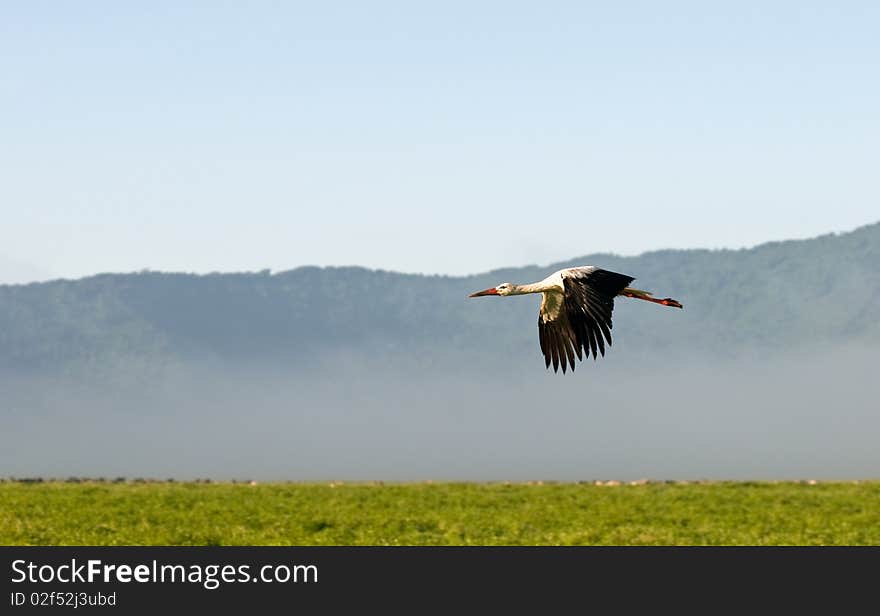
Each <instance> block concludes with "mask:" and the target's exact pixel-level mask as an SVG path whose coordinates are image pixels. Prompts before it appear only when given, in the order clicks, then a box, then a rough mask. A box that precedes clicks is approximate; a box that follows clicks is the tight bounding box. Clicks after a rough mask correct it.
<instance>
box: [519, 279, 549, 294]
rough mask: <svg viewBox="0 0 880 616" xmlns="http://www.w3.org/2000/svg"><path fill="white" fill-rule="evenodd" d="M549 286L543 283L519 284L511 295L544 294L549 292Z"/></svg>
mask: <svg viewBox="0 0 880 616" xmlns="http://www.w3.org/2000/svg"><path fill="white" fill-rule="evenodd" d="M547 288H548V287H547V285H546V284H544V283H543V282H533V283H532V284H518V285H516V288H515V289H514V291H513V293H511V295H526V294H528V293H543V292H544V291H546V290H547Z"/></svg>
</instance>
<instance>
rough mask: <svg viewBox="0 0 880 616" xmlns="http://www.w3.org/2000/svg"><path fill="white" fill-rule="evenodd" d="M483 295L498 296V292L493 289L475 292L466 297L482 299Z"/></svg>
mask: <svg viewBox="0 0 880 616" xmlns="http://www.w3.org/2000/svg"><path fill="white" fill-rule="evenodd" d="M484 295H498V291H497V290H496V289H495V287H492V288H491V289H486V290H485V291H477V292H476V293H471V294H470V295H468V297H483V296H484Z"/></svg>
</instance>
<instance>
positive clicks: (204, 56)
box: [0, 2, 880, 279]
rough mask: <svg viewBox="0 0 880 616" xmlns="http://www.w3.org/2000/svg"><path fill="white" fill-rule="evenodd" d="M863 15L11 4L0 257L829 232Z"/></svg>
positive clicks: (427, 251)
mask: <svg viewBox="0 0 880 616" xmlns="http://www.w3.org/2000/svg"><path fill="white" fill-rule="evenodd" d="M877 32H880V5H878V4H876V3H871V2H839V3H811V2H753V3H749V2H713V3H706V2H668V3H658V2H621V3H608V2H601V3H599V2H595V3H589V2H541V3H537V2H530V3H517V2H480V3H474V2H463V3H454V2H436V3H402V2H401V3H385V2H369V3H366V2H357V3H355V2H347V3H346V2H326V3H314V2H309V3H295V2H271V3H270V2H264V3H261V2H248V3H233V2H229V3H219V2H211V3H208V2H205V3H200V2H186V3H180V2H167V3H165V2H149V3H146V2H144V3H118V2H115V3H111V2H106V3H101V2H88V3H56V2H27V3H7V4H5V5H4V6H3V7H2V8H0V110H2V114H0V134H2V140H0V169H2V182H0V214H2V220H3V224H2V226H0V259H5V262H6V263H15V264H17V265H16V266H15V267H12V268H11V269H10V267H11V266H7V277H8V278H10V279H12V278H15V277H16V276H18V277H19V278H28V277H31V278H36V277H40V276H64V277H78V276H83V275H88V274H93V273H97V272H106V271H134V270H139V269H144V268H149V269H160V270H174V271H196V272H208V271H240V270H259V269H263V268H271V269H274V270H283V269H289V268H292V267H296V266H299V265H306V264H311V265H354V264H356V265H364V266H367V267H378V268H385V269H393V270H398V271H406V272H425V273H450V274H462V273H473V272H479V271H485V270H487V269H491V268H494V267H501V266H507V265H521V264H528V263H538V264H547V263H550V262H553V261H556V260H561V259H568V258H571V257H573V256H576V255H584V254H588V253H594V252H614V253H619V254H636V253H639V252H643V251H646V250H652V249H657V248H673V247H674V248H687V247H706V248H717V247H742V246H751V245H754V244H757V243H761V242H764V241H768V240H775V239H786V238H793V237H810V236H814V235H818V234H822V233H827V232H830V231H845V230H850V229H852V228H855V227H858V226H860V225H863V224H867V223H871V222H875V221H877V220H880V198H878V197H880V187H878V182H880V180H878V177H880V176H878V173H877V161H878V158H880V157H878V155H880V152H878V144H880V112H878V110H880V75H878V68H880V37H878V36H877ZM0 272H2V269H0ZM22 272H25V273H22Z"/></svg>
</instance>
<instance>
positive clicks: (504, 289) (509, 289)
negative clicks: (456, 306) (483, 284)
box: [468, 282, 516, 297]
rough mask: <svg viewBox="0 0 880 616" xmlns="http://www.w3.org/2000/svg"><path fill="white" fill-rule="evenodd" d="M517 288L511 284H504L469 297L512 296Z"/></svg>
mask: <svg viewBox="0 0 880 616" xmlns="http://www.w3.org/2000/svg"><path fill="white" fill-rule="evenodd" d="M515 288H516V287H515V286H514V285H513V284H512V283H510V282H502V283H501V284H500V285H498V286H497V287H492V288H491V289H486V290H485V291H477V292H476V293H471V294H470V295H468V297H482V296H484V295H511V294H512V293H513V291H514V289H515Z"/></svg>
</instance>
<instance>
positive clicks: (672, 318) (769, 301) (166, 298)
mask: <svg viewBox="0 0 880 616" xmlns="http://www.w3.org/2000/svg"><path fill="white" fill-rule="evenodd" d="M579 264H593V265H598V266H601V267H604V268H607V269H610V270H614V271H619V272H624V273H628V274H630V275H632V276H635V277H636V278H637V281H636V283H634V286H637V287H639V288H644V289H647V290H651V291H654V292H656V293H658V294H662V295H664V296H667V295H668V296H671V297H675V298H677V299H680V300H681V301H682V302H683V303H684V306H685V309H684V310H683V311H676V310H670V309H664V308H661V307H658V306H654V305H649V304H646V303H643V302H634V301H631V300H624V299H620V300H618V302H617V308H616V309H615V313H614V324H615V329H614V334H615V339H614V343H615V344H614V347H613V348H612V350H611V351H610V353H612V354H614V353H629V354H635V355H641V356H645V357H649V356H656V354H657V353H671V354H712V355H721V356H725V355H731V354H741V353H757V354H766V353H774V352H778V351H781V350H795V351H796V350H798V349H802V350H803V351H804V352H810V353H813V352H816V349H818V348H820V347H822V346H826V345H833V344H836V343H840V342H847V341H857V342H862V343H864V344H868V345H880V319H878V316H880V223H878V224H874V225H870V226H866V227H862V228H859V229H857V230H855V231H852V232H849V233H843V234H836V235H835V234H831V235H824V236H821V237H817V238H814V239H809V240H797V241H785V242H774V243H769V244H764V245H761V246H758V247H756V248H752V249H743V250H663V251H657V252H650V253H646V254H643V255H640V256H637V257H620V256H614V255H607V254H594V255H586V256H582V257H577V258H574V259H572V260H570V261H567V262H563V263H556V264H553V265H549V266H547V267H537V266H530V267H522V268H509V269H504V270H497V271H493V272H488V273H485V274H480V275H474V276H467V277H450V276H420V275H405V274H398V273H394V272H388V271H376V270H367V269H363V268H359V267H328V268H318V267H301V268H297V269H294V270H290V271H286V272H280V273H275V274H270V273H269V272H268V271H265V272H257V273H228V274H227V273H224V274H210V275H194V274H182V273H161V272H151V271H148V272H140V273H132V274H102V275H98V276H92V277H89V278H84V279H81V280H56V281H51V282H43V283H35V284H28V285H2V286H0V374H3V373H7V374H8V373H22V372H27V373H44V372H56V371H59V370H67V369H71V367H76V369H77V370H84V369H86V370H91V369H94V370H100V369H102V366H112V365H114V364H116V363H118V362H120V361H123V360H124V361H132V362H138V363H139V365H145V366H150V365H154V366H155V365H168V364H169V362H170V363H174V362H193V361H216V362H222V363H235V362H239V361H245V362H262V361H266V362H279V361H285V362H290V363H291V365H304V366H307V365H309V364H310V363H311V362H313V361H315V359H316V358H318V357H325V356H328V355H333V354H336V355H346V354H347V355H349V356H352V357H363V358H368V359H369V360H370V361H393V362H396V363H397V364H406V365H412V362H416V363H419V362H421V365H425V363H426V362H427V364H428V365H434V364H436V365H440V364H443V365H446V364H447V363H448V362H447V360H453V361H454V360H455V358H467V359H468V360H491V361H492V362H493V363H496V364H497V363H499V362H500V363H503V362H504V361H505V358H506V357H510V356H511V354H521V356H522V357H525V358H527V359H528V361H530V362H533V363H534V364H535V366H539V367H541V369H543V364H542V361H541V357H540V352H539V350H538V347H537V327H536V323H535V322H536V318H537V317H536V314H537V306H538V299H537V298H528V297H526V298H509V299H498V298H484V299H479V300H477V299H473V300H468V299H466V295H467V294H468V293H469V292H472V291H474V290H478V289H482V288H485V287H487V286H491V285H494V284H496V283H499V282H502V281H507V280H509V281H514V282H529V281H534V280H538V279H540V278H542V277H544V276H545V275H547V274H548V273H550V272H552V271H553V270H555V269H558V268H560V267H566V266H571V265H579Z"/></svg>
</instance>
